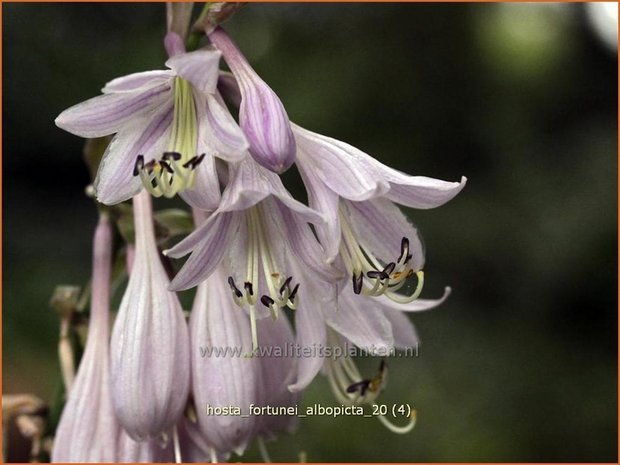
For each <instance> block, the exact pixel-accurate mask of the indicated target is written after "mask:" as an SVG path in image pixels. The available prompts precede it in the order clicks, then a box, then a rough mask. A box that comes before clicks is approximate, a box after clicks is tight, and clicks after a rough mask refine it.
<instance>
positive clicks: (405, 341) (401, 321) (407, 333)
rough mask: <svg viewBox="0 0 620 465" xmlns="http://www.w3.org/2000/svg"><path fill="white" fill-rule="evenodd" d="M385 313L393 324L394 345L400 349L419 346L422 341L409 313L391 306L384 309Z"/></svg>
mask: <svg viewBox="0 0 620 465" xmlns="http://www.w3.org/2000/svg"><path fill="white" fill-rule="evenodd" d="M383 314H384V315H385V317H386V318H387V319H388V320H389V321H390V324H391V325H392V333H393V335H394V347H397V348H399V349H407V348H411V347H417V345H418V344H419V343H420V339H419V338H418V333H417V331H416V330H415V327H414V326H413V323H412V322H411V320H410V319H409V317H407V315H405V314H404V313H402V312H399V311H398V310H393V309H391V308H386V309H384V310H383Z"/></svg>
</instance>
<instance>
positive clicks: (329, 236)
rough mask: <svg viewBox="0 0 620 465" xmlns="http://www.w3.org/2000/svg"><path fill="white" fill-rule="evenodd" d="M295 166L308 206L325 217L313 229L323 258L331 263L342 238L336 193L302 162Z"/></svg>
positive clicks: (336, 254) (337, 251)
mask: <svg viewBox="0 0 620 465" xmlns="http://www.w3.org/2000/svg"><path fill="white" fill-rule="evenodd" d="M300 159H301V157H300ZM297 167H298V168H299V173H300V174H301V177H302V179H303V181H304V185H305V186H306V190H307V192H308V204H309V205H310V208H312V209H313V210H316V211H318V212H320V213H321V214H323V218H324V219H325V223H324V224H315V230H316V233H317V236H318V238H319V241H320V242H321V245H322V246H323V249H324V250H325V260H326V261H327V263H332V262H334V260H335V259H336V257H337V256H338V254H339V253H340V241H341V239H342V230H341V229H340V217H339V214H338V205H339V197H338V194H336V193H335V192H334V191H332V190H331V189H330V188H329V187H327V186H326V185H325V184H324V183H323V182H322V181H321V180H320V178H319V175H318V173H317V172H315V171H314V170H312V169H306V166H305V165H303V164H302V163H298V164H297Z"/></svg>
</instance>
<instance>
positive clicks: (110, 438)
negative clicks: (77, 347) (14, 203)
mask: <svg viewBox="0 0 620 465" xmlns="http://www.w3.org/2000/svg"><path fill="white" fill-rule="evenodd" d="M93 249H94V250H93V281H92V299H91V300H92V305H91V312H90V322H89V331H88V340H87V341H86V349H85V351H84V355H83V356H82V360H81V363H80V366H79V369H78V373H77V376H76V378H75V382H74V384H73V386H72V388H71V390H70V391H69V393H68V399H67V404H66V405H65V408H64V410H63V413H62V416H61V418H60V423H59V425H58V428H57V430H56V437H55V439H54V448H53V450H52V461H53V462H113V461H115V460H116V458H117V457H116V443H117V438H118V435H119V434H120V428H119V425H118V422H117V421H116V418H115V416H114V411H113V409H112V394H111V392H110V371H109V370H110V367H109V362H110V359H109V356H108V348H109V341H108V336H109V329H108V328H109V326H108V325H109V322H108V318H109V307H110V274H111V269H112V227H111V225H110V223H109V220H108V219H107V218H106V217H105V216H102V217H101V219H100V221H99V225H98V226H97V229H96V231H95V238H94V248H93Z"/></svg>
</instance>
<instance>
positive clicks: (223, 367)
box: [190, 267, 261, 454]
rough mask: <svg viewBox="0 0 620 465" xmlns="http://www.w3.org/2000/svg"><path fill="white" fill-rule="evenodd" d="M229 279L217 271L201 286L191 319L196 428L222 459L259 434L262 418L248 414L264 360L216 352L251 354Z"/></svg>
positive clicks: (247, 331) (249, 339) (248, 335)
mask: <svg viewBox="0 0 620 465" xmlns="http://www.w3.org/2000/svg"><path fill="white" fill-rule="evenodd" d="M226 274H227V273H225V272H224V270H223V269H222V268H221V267H218V268H217V269H216V270H215V271H214V272H213V274H212V275H211V276H210V277H209V279H207V280H206V281H204V282H203V283H202V284H200V285H199V286H198V290H197V292H196V297H195V298H194V305H193V307H192V314H191V317H190V338H191V347H192V351H191V366H192V394H193V399H194V403H195V405H196V416H197V418H198V427H199V430H200V432H201V434H202V436H203V437H204V440H205V441H206V443H207V444H209V445H210V446H211V447H213V448H214V449H215V450H216V451H217V453H218V454H226V453H229V452H231V451H236V452H237V453H239V454H241V453H243V451H244V450H245V448H246V447H247V445H248V443H249V442H250V441H251V440H252V438H253V437H254V434H255V433H256V427H257V422H258V418H257V417H256V416H250V415H249V407H250V404H256V403H257V402H258V400H259V397H258V395H259V393H258V390H259V388H260V386H261V367H260V360H259V359H258V358H256V357H244V356H243V354H242V353H232V352H230V353H229V352H223V353H221V352H218V353H210V352H208V350H209V349H214V350H217V351H219V350H222V351H226V350H240V351H242V352H243V353H246V354H249V353H250V352H251V350H252V347H251V346H252V334H251V332H250V326H249V325H248V322H247V320H248V317H247V315H246V314H245V312H242V311H240V310H239V309H238V308H236V306H235V303H234V301H233V298H232V296H231V293H230V290H229V288H228V285H227V284H226ZM207 406H210V407H211V408H222V407H229V406H235V407H238V408H239V409H240V411H241V415H244V416H237V415H215V414H210V413H209V410H208V408H207Z"/></svg>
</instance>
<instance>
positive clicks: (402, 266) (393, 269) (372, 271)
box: [340, 206, 424, 304]
mask: <svg viewBox="0 0 620 465" xmlns="http://www.w3.org/2000/svg"><path fill="white" fill-rule="evenodd" d="M340 225H341V229H342V243H341V246H340V256H341V257H342V259H343V261H344V264H345V266H346V267H347V268H348V269H349V270H350V271H351V273H352V275H353V276H354V277H357V278H358V279H360V280H361V284H360V283H359V281H356V282H357V285H356V286H355V288H356V290H355V292H356V293H361V294H363V295H368V296H371V297H377V296H380V295H385V296H386V297H388V298H389V299H391V300H393V301H394V302H397V303H402V304H405V303H409V302H412V301H414V300H415V299H417V298H418V297H419V296H420V293H421V292H422V287H423V285H424V272H423V271H422V270H419V271H414V270H413V268H412V266H411V256H410V255H409V246H408V242H405V241H406V239H403V244H402V246H401V248H402V251H401V255H400V257H399V259H398V260H397V261H396V262H392V263H390V264H389V265H388V266H387V267H384V266H383V265H382V263H381V261H380V260H378V259H377V258H376V257H375V256H374V255H373V254H372V253H371V252H370V251H369V248H368V247H365V246H364V245H363V244H362V243H360V242H359V241H358V239H357V237H356V235H355V233H354V231H353V228H352V227H351V224H350V223H349V219H348V216H347V214H346V213H345V211H344V210H343V207H342V206H341V207H340ZM388 271H389V272H388ZM413 274H415V275H416V276H417V281H418V282H417V285H416V287H415V289H414V291H413V293H412V294H411V295H404V294H399V293H398V291H399V290H400V289H401V288H402V287H403V286H404V285H405V284H406V282H407V278H409V277H410V276H412V275H413ZM368 282H370V285H368ZM358 286H359V287H358Z"/></svg>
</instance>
